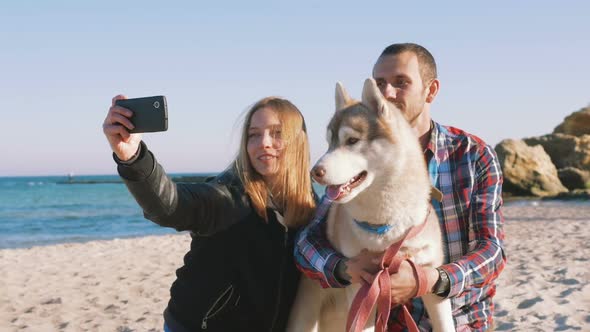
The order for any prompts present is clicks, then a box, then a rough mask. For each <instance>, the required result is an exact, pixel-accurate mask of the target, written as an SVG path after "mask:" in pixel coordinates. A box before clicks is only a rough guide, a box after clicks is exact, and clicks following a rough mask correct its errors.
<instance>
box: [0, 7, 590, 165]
mask: <svg viewBox="0 0 590 332" xmlns="http://www.w3.org/2000/svg"><path fill="white" fill-rule="evenodd" d="M404 3H412V4H404ZM589 13H590V5H589V2H588V1H500V2H498V1H494V2H479V3H478V2H474V1H432V2H428V1H418V2H410V1H406V2H400V1H384V2H378V3H377V2H369V1H367V2H361V1H354V2H352V1H351V2H347V1H313V2H312V1H309V2H307V1H298V2H295V1H292V2H282V3H281V4H279V3H271V2H265V3H261V2H254V1H235V2H228V1H185V2H172V1H171V2H164V1H94V2H92V3H91V2H89V1H43V2H42V1H10V2H9V1H4V2H2V4H0V41H1V43H0V75H1V76H0V97H1V100H2V108H1V111H0V112H1V114H2V120H1V123H2V128H1V130H0V161H1V162H0V176H12V175H53V174H56V175H63V174H67V173H69V172H74V173H75V174H113V173H115V171H116V170H115V166H114V163H113V161H112V159H111V156H110V150H109V148H108V144H107V142H106V140H105V138H104V135H103V134H102V129H101V124H102V121H103V119H104V117H105V115H106V112H107V109H108V107H109V106H110V100H111V97H112V96H114V95H116V94H118V93H124V94H126V95H128V96H129V97H141V96H149V95H156V94H164V95H166V96H167V98H168V105H169V119H170V120H169V130H168V132H165V133H157V134H148V135H146V136H145V137H144V139H145V140H146V142H147V143H148V145H149V146H150V148H151V149H152V150H153V151H155V153H156V155H157V157H158V159H159V160H160V161H161V163H162V164H163V165H164V166H165V168H166V169H167V170H168V171H169V172H207V171H219V170H221V169H223V168H224V167H225V166H226V165H227V163H228V162H229V161H230V160H231V159H232V158H233V157H234V155H235V149H236V142H237V138H238V132H239V127H237V125H236V124H237V122H236V120H237V118H238V116H239V115H240V114H241V113H242V112H243V111H244V110H245V109H246V108H247V107H248V105H250V104H252V103H253V102H254V101H256V100H257V99H259V98H261V97H264V96H267V95H279V96H283V97H285V98H288V99H290V100H292V101H293V102H294V103H295V104H296V105H297V106H298V107H299V108H300V109H301V110H302V112H303V113H304V115H305V117H306V120H307V123H308V128H309V134H310V140H311V146H312V158H313V160H315V159H317V158H318V157H319V156H320V155H321V154H322V153H323V151H324V150H325V149H326V143H325V142H324V137H325V132H324V128H325V126H326V124H327V122H328V120H329V118H330V116H331V115H332V112H333V110H334V101H333V100H334V85H335V82H336V81H341V82H342V83H343V84H344V85H345V86H346V87H347V89H348V90H349V92H350V93H351V94H352V95H353V96H355V97H359V96H360V92H361V91H360V90H361V87H362V83H363V81H364V79H365V78H367V77H369V76H370V74H371V68H372V66H373V64H374V61H375V60H376V58H377V56H378V55H379V53H380V52H381V51H382V49H383V48H384V47H385V46H387V45H389V44H391V43H394V42H416V43H419V44H422V45H424V46H425V47H427V48H428V49H429V50H430V51H431V52H432V53H433V54H434V56H435V58H436V60H437V63H438V68H439V78H440V80H441V91H440V93H439V95H438V98H437V100H436V101H435V104H434V106H433V108H432V115H433V118H434V119H435V120H437V121H438V122H441V123H443V124H450V125H454V126H457V127H460V128H462V129H465V130H467V131H469V132H471V133H474V134H476V135H478V136H480V137H481V138H483V139H484V140H485V141H487V142H488V143H490V144H492V145H495V144H496V143H498V142H499V141H500V140H502V139H504V138H523V137H528V136H535V135H542V134H546V133H550V132H551V131H552V130H553V128H554V127H555V126H557V125H558V124H559V123H560V122H561V121H562V120H563V118H564V117H565V116H567V115H568V114H570V113H571V112H573V111H576V110H578V109H580V108H582V107H585V106H587V105H588V104H589V103H590V88H589V86H590V61H588V57H589V55H590V25H589V21H588V15H589Z"/></svg>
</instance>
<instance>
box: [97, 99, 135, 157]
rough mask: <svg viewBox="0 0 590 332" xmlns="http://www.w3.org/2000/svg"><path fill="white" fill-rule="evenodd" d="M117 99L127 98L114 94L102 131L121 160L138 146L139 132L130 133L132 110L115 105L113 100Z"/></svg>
mask: <svg viewBox="0 0 590 332" xmlns="http://www.w3.org/2000/svg"><path fill="white" fill-rule="evenodd" d="M119 99H127V98H126V97H125V96H122V95H118V96H115V97H114V98H113V100H112V103H111V108H109V112H108V113H107V116H106V118H105V119H104V122H103V124H102V131H103V132H104V134H105V136H106V137H107V140H108V141H109V144H110V146H111V149H112V150H113V152H114V153H115V154H116V155H117V157H118V158H119V159H121V160H123V161H126V160H129V159H131V157H133V155H135V153H136V152H137V149H138V148H139V143H140V142H141V134H130V133H129V130H130V129H133V128H134V126H133V123H131V121H130V120H129V118H130V117H131V115H133V112H132V111H131V110H128V109H126V108H123V107H120V106H116V105H115V102H116V101H117V100H119Z"/></svg>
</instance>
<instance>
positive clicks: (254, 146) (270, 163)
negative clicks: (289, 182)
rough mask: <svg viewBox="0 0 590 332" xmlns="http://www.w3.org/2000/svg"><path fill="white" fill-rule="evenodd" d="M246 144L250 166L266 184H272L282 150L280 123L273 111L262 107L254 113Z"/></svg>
mask: <svg viewBox="0 0 590 332" xmlns="http://www.w3.org/2000/svg"><path fill="white" fill-rule="evenodd" d="M247 144H248V145H247V151H248V158H249V159H250V164H251V165H252V167H254V169H255V170H256V172H258V173H259V174H260V175H262V177H263V178H264V181H265V182H266V183H272V182H273V180H274V177H275V176H276V175H277V173H278V171H279V161H280V159H281V157H282V148H283V142H282V140H281V122H280V121H279V117H278V116H277V114H276V112H275V111H273V110H272V109H271V108H268V107H264V108H261V109H259V110H257V111H256V112H254V114H253V115H252V118H251V119H250V126H249V127H248V143H247Z"/></svg>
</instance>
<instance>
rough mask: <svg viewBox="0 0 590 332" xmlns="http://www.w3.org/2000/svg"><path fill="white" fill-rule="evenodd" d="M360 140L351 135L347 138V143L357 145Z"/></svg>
mask: <svg viewBox="0 0 590 332" xmlns="http://www.w3.org/2000/svg"><path fill="white" fill-rule="evenodd" d="M358 141H359V139H358V138H356V137H349V138H348V139H346V145H355V144H356V143H357V142H358Z"/></svg>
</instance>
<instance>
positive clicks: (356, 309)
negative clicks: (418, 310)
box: [346, 207, 432, 332]
mask: <svg viewBox="0 0 590 332" xmlns="http://www.w3.org/2000/svg"><path fill="white" fill-rule="evenodd" d="M431 210H432V208H431V207H429V208H428V213H427V214H426V218H425V219H424V222H423V223H422V224H421V225H419V226H414V227H412V228H410V231H409V232H407V233H406V235H404V237H403V238H402V239H401V240H399V241H398V242H396V243H394V244H392V245H391V246H390V247H389V248H387V250H386V251H385V254H383V258H382V259H381V270H379V271H378V272H377V274H376V276H375V279H374V280H373V283H371V284H370V285H369V284H368V283H364V284H363V285H362V286H361V289H360V290H359V291H358V293H357V294H356V296H355V297H354V300H353V301H352V306H351V308H350V312H349V313H348V319H347V321H346V331H349V332H350V331H354V332H358V331H361V330H362V329H363V328H364V327H365V324H366V323H367V320H368V319H369V314H370V313H371V310H373V308H374V307H375V304H377V322H376V326H375V331H376V332H383V331H385V329H386V327H387V320H388V319H389V312H390V311H391V306H392V303H391V288H390V287H391V283H390V274H392V273H396V272H397V271H398V269H399V266H400V264H401V263H402V261H404V260H406V261H408V263H410V265H411V266H412V270H414V277H415V278H416V282H417V283H418V293H417V294H416V297H420V296H422V295H424V294H426V293H427V289H426V284H427V282H426V273H425V272H424V269H422V267H420V266H418V265H416V264H414V262H413V261H412V260H410V259H408V258H406V259H403V258H400V257H396V254H397V253H398V251H399V249H400V248H401V247H402V244H403V243H404V241H405V240H406V239H411V238H413V237H414V236H416V235H417V234H419V233H420V232H421V231H422V230H423V229H424V227H425V226H426V222H427V220H428V217H429V216H430V212H431ZM393 304H394V305H397V304H399V303H393ZM401 305H402V309H403V311H404V319H405V321H406V326H407V327H408V330H409V331H410V332H419V330H418V326H417V325H416V322H414V319H413V318H412V315H410V312H409V311H408V308H407V307H406V305H405V304H401ZM351 327H352V330H351Z"/></svg>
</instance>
